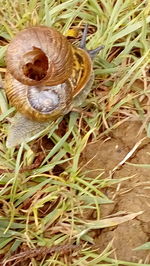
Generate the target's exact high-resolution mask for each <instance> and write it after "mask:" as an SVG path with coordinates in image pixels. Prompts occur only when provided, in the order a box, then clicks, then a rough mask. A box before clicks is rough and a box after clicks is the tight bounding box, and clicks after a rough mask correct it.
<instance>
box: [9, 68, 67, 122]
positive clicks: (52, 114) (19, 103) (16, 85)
mask: <svg viewBox="0 0 150 266" xmlns="http://www.w3.org/2000/svg"><path fill="white" fill-rule="evenodd" d="M5 87H6V94H7V97H8V99H9V101H10V103H11V104H12V105H13V106H14V107H16V109H17V111H19V112H20V113H22V114H23V115H25V116H26V117H28V118H29V119H31V120H35V121H38V122H44V121H47V120H54V119H56V118H58V117H59V116H61V115H64V114H66V113H68V111H69V107H70V104H71V101H72V87H71V84H70V82H69V81H67V82H65V83H62V84H60V85H57V86H52V87H50V88H49V87H48V86H43V89H42V90H41V91H42V93H43V92H44V90H45V89H47V87H48V89H49V91H50V90H55V91H56V92H57V95H58V100H59V102H58V104H57V105H56V107H55V108H51V110H49V112H41V111H39V110H37V109H35V108H33V107H32V105H31V103H30V102H29V90H30V89H32V88H33V89H34V88H37V87H36V86H28V85H24V84H22V83H21V82H19V81H18V80H16V79H14V78H13V76H12V75H11V74H10V73H9V72H7V73H6V75H5Z"/></svg>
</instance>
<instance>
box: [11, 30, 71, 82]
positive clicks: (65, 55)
mask: <svg viewBox="0 0 150 266" xmlns="http://www.w3.org/2000/svg"><path fill="white" fill-rule="evenodd" d="M6 63H7V69H8V71H9V72H10V73H11V74H12V75H13V77H14V78H15V79H17V80H18V81H20V82H21V83H23V84H27V85H31V86H32V85H41V84H45V85H50V86H53V85H57V84H60V83H63V82H64V81H65V80H66V79H68V77H69V76H70V75H71V73H72V63H73V55H72V49H71V44H70V43H69V41H68V40H67V39H66V37H65V36H63V35H62V34H61V33H60V32H58V31H57V30H56V29H54V28H50V27H46V26H36V27H30V28H27V29H24V30H22V31H21V32H19V33H18V34H17V35H16V37H15V38H14V39H13V40H12V41H11V42H10V44H9V46H8V49H7V53H6Z"/></svg>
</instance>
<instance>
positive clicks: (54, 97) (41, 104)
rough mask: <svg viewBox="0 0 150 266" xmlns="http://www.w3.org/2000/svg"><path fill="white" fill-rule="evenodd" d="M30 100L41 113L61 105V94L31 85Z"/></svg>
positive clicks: (33, 106)
mask: <svg viewBox="0 0 150 266" xmlns="http://www.w3.org/2000/svg"><path fill="white" fill-rule="evenodd" d="M28 101H29V102H30V104H31V106H32V108H34V109H36V110H37V111H39V112H41V113H49V112H51V111H52V110H53V109H55V108H57V106H58V105H59V96H58V94H57V93H56V92H55V91H53V90H42V91H41V90H40V89H38V87H31V88H30V90H29V91H28Z"/></svg>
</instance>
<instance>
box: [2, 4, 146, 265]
mask: <svg viewBox="0 0 150 266" xmlns="http://www.w3.org/2000/svg"><path fill="white" fill-rule="evenodd" d="M1 2H2V3H1V11H0V19H1V25H0V73H1V79H0V82H1V87H3V85H2V82H3V80H4V73H5V71H6V68H5V67H6V66H5V60H4V56H5V51H6V49H7V44H8V42H9V41H10V40H11V39H12V37H13V36H14V35H15V34H16V33H17V32H18V31H20V30H21V29H23V28H25V27H27V26H32V25H39V24H42V25H47V26H54V27H56V28H57V29H59V30H60V31H61V32H63V33H64V34H66V35H67V32H68V30H69V29H70V28H72V27H73V28H74V27H77V28H79V36H78V38H77V39H76V40H74V42H75V43H77V44H78V42H79V39H80V37H81V31H80V30H81V29H82V28H83V26H84V24H85V23H88V24H89V33H90V34H89V36H88V43H87V48H88V49H92V48H96V47H98V46H99V45H100V44H104V45H105V48H104V50H103V51H102V52H101V53H100V55H98V56H97V57H96V59H95V62H94V71H95V84H94V86H93V90H92V91H91V93H90V95H89V97H88V99H87V100H86V102H85V105H84V111H86V112H87V113H88V114H91V115H88V116H87V115H85V114H84V113H83V114H82V115H79V114H76V113H74V112H72V113H70V114H69V115H68V116H66V117H65V118H64V119H63V120H62V121H60V120H59V121H57V122H56V123H55V124H54V126H53V127H50V130H49V132H48V134H47V137H46V136H45V137H43V135H41V136H39V137H40V138H38V139H37V138H36V137H33V138H32V141H31V142H30V143H29V144H22V145H21V146H20V147H18V148H17V149H7V148H6V137H7V131H8V125H9V123H8V119H7V117H8V116H9V115H11V114H12V113H13V112H14V108H13V107H10V106H9V104H8V102H7V99H6V96H5V91H4V90H3V88H2V89H1V91H0V109H1V115H0V119H1V127H0V135H1V138H0V172H1V177H0V186H1V190H0V204H1V211H0V254H1V258H2V261H3V265H6V266H7V265H17V263H18V265H29V263H31V265H43V266H48V265H74V266H75V265H81V266H82V265H103V264H105V265H114V266H115V265H130V266H131V265H139V266H142V265H143V266H144V265H146V264H142V263H140V262H139V263H133V262H123V261H119V260H115V259H111V258H110V255H111V252H112V250H111V244H112V243H110V245H109V246H108V247H107V248H106V249H105V250H104V251H103V252H102V253H101V254H99V251H98V247H97V246H96V245H95V241H94V237H95V234H96V230H97V229H100V228H105V227H108V226H110V224H111V223H112V222H115V224H119V219H117V217H116V220H115V221H112V220H111V219H108V221H106V220H101V212H100V206H101V204H108V203H111V200H110V199H108V198H107V197H106V196H105V195H104V194H103V192H102V188H105V187H107V186H111V185H112V184H113V183H115V182H120V181H121V180H119V179H118V180H111V179H109V178H108V179H105V180H104V179H103V169H99V175H98V176H96V177H95V179H93V178H91V177H90V176H89V175H88V173H86V172H84V171H83V168H84V164H86V163H85V162H84V163H82V152H83V150H84V148H85V146H86V145H87V143H88V142H90V141H96V140H97V139H98V138H100V137H107V134H108V133H109V132H111V130H112V129H114V128H117V127H118V126H119V125H120V124H121V123H124V121H127V120H142V121H143V125H144V127H145V128H146V129H147V130H148V128H149V121H148V117H149V112H150V109H149V106H150V102H149V94H148V93H149V88H148V78H149V58H150V45H149V33H150V27H149V22H150V12H149V11H150V4H149V2H148V1H146V0H144V1H142V2H141V1H140V0H137V1H129V0H127V1H123V0H117V1H115V0H113V1H110V0H105V1H103V0H98V1H95V0H88V1H87V0H85V1H79V0H78V1H74V0H64V1H63V0H62V1H58V0H57V1H50V0H44V1H43V0H42V1H38V0H29V1H26V0H22V1H18V0H14V1H13V2H12V1H10V0H7V1H5V0H1ZM143 88H144V89H143ZM46 133H47V132H46ZM134 215H137V214H134ZM126 219H127V220H128V219H132V217H131V216H130V217H126V216H124V217H123V221H125V220H126ZM89 220H90V221H89ZM123 221H122V222H123ZM113 225H114V224H113ZM19 254H20V255H19ZM15 263H16V264H15ZM21 263H23V264H21Z"/></svg>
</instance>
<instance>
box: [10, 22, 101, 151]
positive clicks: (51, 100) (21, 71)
mask: <svg viewBox="0 0 150 266" xmlns="http://www.w3.org/2000/svg"><path fill="white" fill-rule="evenodd" d="M86 34H87V28H86V29H85V31H84V35H83V39H86ZM82 43H83V44H82V46H83V45H84V46H85V40H84V41H83V40H82ZM101 48H102V47H99V48H98V49H95V50H94V51H95V54H96V53H97V52H98V51H99V50H100V49H101ZM6 64H7V71H6V76H5V90H6V95H7V97H8V100H9V101H10V103H11V105H12V106H14V107H15V108H16V110H17V111H18V112H19V113H20V114H21V115H22V116H23V117H25V118H26V121H28V120H30V121H32V122H33V125H32V127H33V129H34V125H35V124H36V125H37V123H46V125H47V121H50V120H55V119H56V118H58V117H60V116H63V115H65V114H66V113H68V112H70V111H71V110H72V108H73V107H76V106H79V105H81V104H82V102H83V101H84V99H85V98H86V96H87V94H88V92H89V90H90V88H91V86H92V83H93V70H92V59H91V56H90V51H87V50H86V49H85V47H81V48H80V47H75V46H73V45H72V44H71V43H70V42H69V41H68V40H67V38H66V37H65V36H63V35H62V34H61V33H60V32H58V31H57V30H56V29H54V28H50V27H46V26H36V27H30V28H27V29H25V30H23V31H21V32H19V33H18V34H17V35H16V37H15V38H14V39H13V40H12V41H11V42H10V44H9V46H8V49H7V53H6ZM19 119H20V118H19ZM19 121H20V120H19ZM26 123H27V122H26ZM30 124H31V122H30ZM27 126H28V125H27ZM42 127H43V126H42ZM13 128H14V132H15V134H17V132H16V128H17V130H18V124H17V120H16V121H15V123H14V124H13ZM12 131H13V130H12ZM10 132H11V131H10ZM26 134H27V133H26ZM25 138H26V136H25ZM8 139H9V136H8ZM11 139H13V138H12V136H11ZM17 144H18V143H17ZM15 145H16V144H15ZM10 146H14V145H11V144H10Z"/></svg>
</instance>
